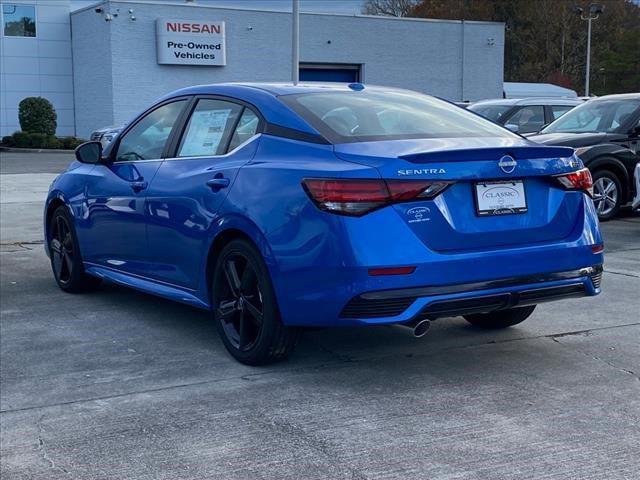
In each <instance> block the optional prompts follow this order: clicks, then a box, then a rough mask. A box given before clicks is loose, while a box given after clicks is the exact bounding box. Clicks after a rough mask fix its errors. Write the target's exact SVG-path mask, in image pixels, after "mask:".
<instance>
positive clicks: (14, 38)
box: [0, 0, 504, 138]
mask: <svg viewBox="0 0 640 480" xmlns="http://www.w3.org/2000/svg"><path fill="white" fill-rule="evenodd" d="M0 3H1V4H2V37H1V40H0V41H1V42H2V45H1V48H0V51H1V56H0V82H1V83H0V90H1V116H0V127H1V128H0V130H1V134H2V135H7V134H10V133H13V132H14V131H16V130H19V123H18V104H19V102H20V100H22V99H23V98H25V97H28V96H41V97H45V98H47V99H49V100H50V101H51V102H52V103H53V105H54V107H55V108H56V112H57V114H58V132H57V133H58V135H77V136H80V137H84V138H87V137H88V136H89V134H90V132H91V131H92V130H93V129H96V128H99V127H104V126H107V125H117V124H121V123H123V122H126V121H127V120H129V119H131V117H132V116H133V115H135V114H136V113H138V112H139V111H140V110H142V109H143V108H144V107H145V106H148V105H149V104H150V103H151V102H153V101H154V100H155V99H157V98H158V97H160V96H162V95H164V94H166V93H167V92H170V91H172V90H175V89H178V88H181V87H185V86H188V85H196V84H209V83H218V82H243V81H247V82H271V81H275V82H278V81H289V80H290V78H291V23H292V16H291V14H290V13H287V12H275V11H259V10H248V9H240V8H221V7H216V6H215V3H214V2H209V1H207V0H196V1H189V2H185V1H177V0H176V1H172V2H166V1H144V0H138V1H129V0H121V1H111V0H109V1H104V2H99V3H96V4H94V5H91V6H89V7H86V8H83V9H80V10H76V11H74V12H71V8H70V0H0ZM503 56H504V24H502V23H492V22H471V21H465V22H459V21H448V20H429V19H398V18H390V17H372V16H359V15H336V14H317V13H303V14H301V15H300V80H301V82H305V81H323V82H332V81H339V82H353V81H359V82H364V83H371V84H378V85H389V86H394V87H402V88H409V89H413V90H417V91H421V92H425V93H429V94H432V95H437V96H440V97H443V98H446V99H449V100H455V101H459V100H472V101H473V100H478V99H483V98H492V97H501V96H502V83H503Z"/></svg>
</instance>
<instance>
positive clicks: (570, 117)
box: [540, 98, 640, 133]
mask: <svg viewBox="0 0 640 480" xmlns="http://www.w3.org/2000/svg"><path fill="white" fill-rule="evenodd" d="M639 106H640V99H636V98H634V99H627V100H591V101H588V102H586V103H583V104H582V105H579V106H577V107H576V108H574V109H573V110H570V111H569V112H567V113H565V114H564V115H563V116H562V117H560V118H558V120H556V121H555V122H553V123H551V124H550V125H549V126H548V127H547V128H545V129H544V130H542V132H540V133H560V132H570V133H586V132H600V133H611V132H616V131H617V130H618V129H619V128H620V127H622V126H625V125H626V124H627V123H628V121H629V120H631V117H632V116H633V114H634V112H635V111H636V110H637V109H638V107H639Z"/></svg>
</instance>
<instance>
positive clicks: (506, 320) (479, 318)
mask: <svg viewBox="0 0 640 480" xmlns="http://www.w3.org/2000/svg"><path fill="white" fill-rule="evenodd" d="M535 308H536V306H535V305H531V306H528V307H516V308H509V309H507V310H498V311H496V312H490V313H474V314H472V315H464V319H465V320H466V321H467V322H469V323H470V324H471V325H473V326H475V327H480V328H486V329H491V330H493V329H498V328H507V327H511V326H513V325H517V324H518V323H522V322H524V321H525V320H526V319H527V318H529V316H530V315H531V314H532V313H533V311H534V310H535Z"/></svg>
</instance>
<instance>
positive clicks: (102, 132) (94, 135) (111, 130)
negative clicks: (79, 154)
mask: <svg viewBox="0 0 640 480" xmlns="http://www.w3.org/2000/svg"><path fill="white" fill-rule="evenodd" d="M124 127H125V126H124V125H111V126H110V127H103V128H99V129H98V130H94V131H93V132H91V141H98V142H100V143H102V148H105V147H106V146H107V145H109V143H110V142H111V141H112V140H113V139H114V138H116V135H118V134H119V133H120V132H121V131H122V129H123V128H124Z"/></svg>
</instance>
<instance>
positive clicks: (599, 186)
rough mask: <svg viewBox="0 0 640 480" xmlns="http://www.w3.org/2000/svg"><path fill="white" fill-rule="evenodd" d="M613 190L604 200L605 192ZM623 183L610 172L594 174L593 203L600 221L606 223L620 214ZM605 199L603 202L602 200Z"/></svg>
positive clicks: (601, 171)
mask: <svg viewBox="0 0 640 480" xmlns="http://www.w3.org/2000/svg"><path fill="white" fill-rule="evenodd" d="M608 188H612V189H613V190H612V191H609V192H608V193H607V194H606V195H605V196H604V198H603V194H604V190H607V189H608ZM622 194H623V191H622V182H621V181H620V179H619V178H618V176H617V175H616V174H615V173H613V172H612V171H610V170H597V171H596V172H594V174H593V203H594V205H595V206H596V211H597V212H598V218H599V219H600V221H603V222H606V221H607V220H611V219H612V218H613V217H615V216H616V215H617V214H618V211H619V210H620V206H621V205H622ZM601 198H603V199H602V200H600V199H601Z"/></svg>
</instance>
